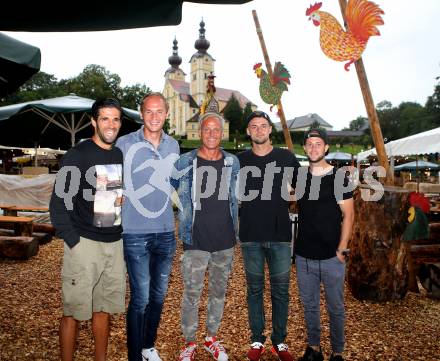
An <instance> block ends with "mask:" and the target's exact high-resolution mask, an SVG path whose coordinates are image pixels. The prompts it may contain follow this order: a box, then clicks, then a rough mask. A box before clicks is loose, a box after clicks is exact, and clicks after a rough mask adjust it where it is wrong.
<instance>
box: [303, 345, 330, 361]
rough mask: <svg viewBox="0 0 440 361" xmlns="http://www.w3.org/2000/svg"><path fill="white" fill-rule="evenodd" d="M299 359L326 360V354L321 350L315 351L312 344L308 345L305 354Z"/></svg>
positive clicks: (307, 360)
mask: <svg viewBox="0 0 440 361" xmlns="http://www.w3.org/2000/svg"><path fill="white" fill-rule="evenodd" d="M336 360H337V359H336ZM336 360H335V361H336ZM298 361H324V356H323V355H322V352H321V351H315V350H314V349H313V348H311V347H310V346H307V348H306V351H305V352H304V355H303V356H302V357H301V358H299V359H298Z"/></svg>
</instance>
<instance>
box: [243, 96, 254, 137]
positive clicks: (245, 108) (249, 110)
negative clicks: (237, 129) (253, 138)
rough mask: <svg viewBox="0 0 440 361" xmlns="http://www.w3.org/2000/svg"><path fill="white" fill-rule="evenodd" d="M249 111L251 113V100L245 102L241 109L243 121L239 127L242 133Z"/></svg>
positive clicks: (244, 129) (244, 131) (244, 130)
mask: <svg viewBox="0 0 440 361" xmlns="http://www.w3.org/2000/svg"><path fill="white" fill-rule="evenodd" d="M251 113H252V104H251V102H247V103H246V106H245V107H244V109H243V121H242V128H241V133H243V134H245V133H246V128H247V118H248V117H249V115H251Z"/></svg>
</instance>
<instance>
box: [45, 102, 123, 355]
mask: <svg viewBox="0 0 440 361" xmlns="http://www.w3.org/2000/svg"><path fill="white" fill-rule="evenodd" d="M121 117H122V108H121V105H120V104H119V102H118V101H117V100H116V99H104V100H98V101H96V102H95V103H93V105H92V126H93V128H94V130H95V132H94V135H93V137H92V138H91V139H87V140H84V141H82V142H80V143H78V144H77V145H75V146H74V147H73V148H71V149H70V150H69V151H68V152H67V153H66V154H65V155H64V157H63V159H62V160H61V169H60V170H59V172H58V174H57V178H56V181H55V186H54V191H53V193H52V197H51V200H50V208H49V209H50V218H51V221H52V224H53V225H54V227H55V229H56V233H57V235H58V236H59V237H60V238H62V239H63V240H64V256H63V268H62V277H61V278H62V298H63V317H62V318H61V324H60V335H59V336H60V345H61V359H62V360H63V361H67V360H73V356H74V352H75V348H76V338H77V336H78V326H79V321H85V320H89V319H92V329H93V336H94V340H95V359H96V360H104V359H106V354H107V344H108V336H109V331H110V314H113V313H122V312H124V310H125V262H124V255H123V247H122V239H121V232H122V227H121V203H122V152H121V151H120V150H119V148H116V147H114V145H113V144H114V141H115V139H116V137H117V135H118V132H119V129H120V128H121Z"/></svg>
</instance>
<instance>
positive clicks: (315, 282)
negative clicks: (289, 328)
mask: <svg viewBox="0 0 440 361" xmlns="http://www.w3.org/2000/svg"><path fill="white" fill-rule="evenodd" d="M295 263H296V278H297V283H298V290H299V294H300V296H301V302H302V304H303V307H304V318H305V322H306V327H307V343H308V344H309V345H312V346H318V345H319V343H320V341H321V319H320V312H319V311H320V309H319V304H320V291H321V282H322V284H323V285H324V294H325V301H326V304H327V311H328V314H329V319H330V343H331V346H332V350H333V352H342V351H344V341H345V337H344V322H345V309H344V280H345V263H342V262H341V261H340V260H339V259H338V257H336V256H335V257H333V258H329V259H325V260H321V261H319V260H312V259H306V258H303V257H301V256H298V255H296V262H295Z"/></svg>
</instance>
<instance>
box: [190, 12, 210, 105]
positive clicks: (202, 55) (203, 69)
mask: <svg viewBox="0 0 440 361" xmlns="http://www.w3.org/2000/svg"><path fill="white" fill-rule="evenodd" d="M205 32H206V30H205V22H204V21H203V19H202V21H201V22H200V29H199V38H198V39H197V40H196V42H195V43H194V47H195V48H196V50H197V51H196V52H195V53H194V54H193V56H192V57H191V59H190V61H189V62H190V63H191V75H190V76H191V84H190V92H191V96H192V97H193V99H194V100H195V101H196V103H197V105H199V106H200V105H201V104H202V102H203V100H204V99H205V94H206V86H207V82H208V75H209V74H212V73H214V61H215V59H214V58H213V57H212V56H211V55H210V54H209V53H208V52H207V50H208V49H209V45H210V44H209V41H208V40H206V38H205Z"/></svg>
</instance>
